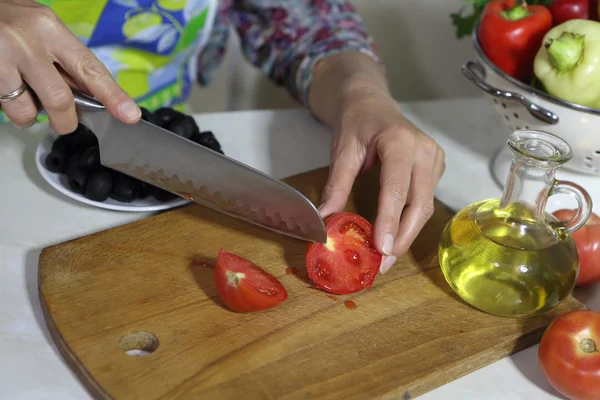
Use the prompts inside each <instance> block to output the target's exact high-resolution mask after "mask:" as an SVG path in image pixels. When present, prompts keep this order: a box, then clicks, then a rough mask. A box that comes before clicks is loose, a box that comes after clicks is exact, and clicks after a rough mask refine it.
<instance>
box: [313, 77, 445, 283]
mask: <svg viewBox="0 0 600 400" xmlns="http://www.w3.org/2000/svg"><path fill="white" fill-rule="evenodd" d="M343 99H344V100H343V102H342V103H341V104H339V108H338V110H339V113H338V117H337V118H336V121H334V122H333V128H334V141H333V147H332V155H331V167H330V175H329V180H328V183H327V186H326V187H325V191H324V193H323V199H322V204H321V206H320V208H319V210H320V212H321V214H322V215H323V216H324V217H325V216H327V215H329V214H332V213H334V212H338V211H341V210H342V209H343V208H344V207H345V205H346V201H347V199H348V196H349V194H350V191H351V189H352V185H353V184H354V181H355V179H356V177H357V176H358V175H359V174H360V173H361V172H363V171H365V170H367V169H369V168H371V167H372V166H373V165H374V164H375V163H376V162H377V161H378V160H379V161H380V162H381V178H380V181H381V190H380V193H379V201H378V214H377V219H376V221H375V226H374V235H375V236H374V239H375V244H376V246H377V248H378V249H379V251H380V252H381V253H382V254H384V259H383V261H382V264H381V268H380V271H381V273H385V272H387V271H388V270H389V269H390V267H391V266H392V265H393V264H394V262H395V261H396V258H397V257H399V256H401V255H402V254H404V253H405V252H406V251H407V250H408V249H409V247H410V246H411V244H412V242H413V241H414V240H415V238H416V237H417V235H418V234H419V232H420V231H421V229H422V228H423V226H424V225H425V223H426V222H427V221H428V220H429V218H430V217H431V216H432V214H433V211H434V194H433V193H434V189H435V187H436V186H437V184H438V182H439V180H440V178H441V176H442V174H443V173H444V169H445V162H444V151H443V150H442V149H441V148H440V146H439V145H438V144H437V143H436V142H435V141H434V140H433V139H432V138H430V137H429V136H427V135H426V134H425V133H423V132H421V131H420V130H419V129H418V128H416V127H415V126H414V125H413V124H412V123H410V122H409V121H408V120H407V119H406V118H405V117H404V116H403V115H402V112H401V110H400V108H399V106H398V104H397V102H396V101H395V100H394V99H393V98H392V96H391V95H390V94H389V92H388V91H387V90H381V89H380V88H373V87H368V86H366V87H359V88H356V89H354V90H351V91H348V92H346V93H345V95H344V97H343Z"/></svg>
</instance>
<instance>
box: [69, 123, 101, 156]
mask: <svg viewBox="0 0 600 400" xmlns="http://www.w3.org/2000/svg"><path fill="white" fill-rule="evenodd" d="M72 135H73V144H72V149H73V151H78V152H81V153H83V152H84V151H85V150H87V149H88V148H90V147H93V146H98V138H97V137H96V135H94V134H93V133H92V131H90V130H89V129H88V128H86V127H85V125H82V124H79V127H78V128H77V130H76V131H75V132H74V133H72Z"/></svg>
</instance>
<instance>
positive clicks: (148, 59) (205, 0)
mask: <svg viewBox="0 0 600 400" xmlns="http://www.w3.org/2000/svg"><path fill="white" fill-rule="evenodd" d="M37 1H38V3H41V4H45V5H47V6H48V7H50V8H51V9H52V10H54V12H55V13H56V14H57V15H58V17H59V18H60V19H61V20H62V21H63V22H64V23H65V24H66V25H67V27H68V28H69V29H70V30H71V32H72V33H73V34H74V35H75V36H76V37H77V38H78V39H79V40H81V42H83V44H85V45H86V46H87V47H88V48H89V49H90V50H91V51H92V52H93V53H94V54H95V55H96V57H98V58H99V59H100V61H102V62H103V63H104V65H106V67H107V68H108V70H109V71H110V72H111V74H112V76H113V77H114V79H115V80H116V82H117V83H118V84H119V86H121V87H122V88H123V90H125V91H126V92H127V93H128V94H129V95H130V96H131V97H132V98H133V99H134V100H135V102H136V103H137V104H138V105H140V106H142V107H145V108H147V109H149V110H151V111H152V110H155V109H157V108H160V107H173V108H175V109H178V110H180V111H184V112H189V108H188V106H187V99H188V97H189V95H190V92H191V89H192V86H193V84H194V82H195V80H196V59H197V56H198V54H199V53H200V52H201V51H202V49H203V47H204V45H205V44H206V42H207V40H208V37H209V35H210V32H211V29H212V26H213V22H214V19H215V15H216V12H217V8H218V0H37ZM38 120H39V121H40V122H42V121H44V120H45V117H42V116H40V118H39V119H38ZM0 121H4V122H7V118H6V116H5V115H4V114H3V113H0Z"/></svg>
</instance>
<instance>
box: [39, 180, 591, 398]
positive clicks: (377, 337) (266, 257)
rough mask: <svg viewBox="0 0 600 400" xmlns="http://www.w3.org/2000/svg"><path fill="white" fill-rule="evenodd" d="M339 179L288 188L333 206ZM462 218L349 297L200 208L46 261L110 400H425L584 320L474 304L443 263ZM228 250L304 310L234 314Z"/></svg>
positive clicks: (85, 360)
mask: <svg viewBox="0 0 600 400" xmlns="http://www.w3.org/2000/svg"><path fill="white" fill-rule="evenodd" d="M326 179H327V169H320V170H316V171H312V172H309V173H305V174H302V175H299V176H296V177H293V178H290V179H288V180H287V182H288V183H289V184H291V185H292V186H294V187H296V188H297V189H299V190H300V191H301V192H303V193H304V194H306V195H307V196H308V197H309V198H310V199H311V200H312V201H314V202H318V201H319V197H320V193H321V189H322V188H323V186H324V184H325V182H326ZM377 182H378V171H377V170H375V171H373V172H372V173H369V174H367V175H365V176H363V177H362V178H360V179H359V181H358V182H357V183H356V185H355V187H354V191H353V195H352V196H351V200H350V201H349V204H348V207H347V210H349V211H354V212H358V213H360V214H361V215H363V216H364V217H365V218H367V219H369V220H370V221H373V220H374V217H375V210H376V203H377V193H378V183H377ZM450 217H451V212H449V210H448V209H446V208H445V207H444V206H443V205H442V204H440V203H437V205H436V211H435V215H434V216H433V217H432V218H431V220H430V221H429V223H428V224H427V225H426V227H425V228H424V229H423V231H422V233H421V234H420V236H419V238H418V239H417V240H416V242H415V243H414V245H413V246H412V249H411V251H410V253H409V254H407V255H406V256H404V257H402V258H400V259H399V260H398V261H397V263H396V265H395V266H394V267H393V269H392V270H391V271H390V272H389V273H388V274H386V275H384V276H382V275H380V276H379V277H378V278H377V279H376V280H375V284H374V285H373V287H372V288H371V289H369V290H366V291H363V292H362V293H357V294H354V295H350V296H337V297H334V296H330V295H327V294H326V293H323V292H321V291H318V290H315V289H311V288H310V284H309V283H308V282H307V281H306V273H305V269H304V250H305V248H306V243H305V242H302V241H300V240H296V239H293V238H288V237H286V236H283V235H278V234H276V233H273V232H271V231H268V230H264V229H261V228H258V227H255V226H253V225H250V224H247V223H244V222H241V221H238V220H235V219H233V218H230V217H228V216H225V215H222V214H220V213H216V212H214V211H211V210H209V209H206V208H203V207H201V206H198V205H191V206H188V207H184V208H181V209H178V210H175V211H171V212H167V213H163V214H160V215H158V216H154V217H152V218H148V219H144V220H141V221H139V222H135V223H131V224H127V225H124V226H121V227H117V228H114V229H110V230H107V231H104V232H99V233H97V234H93V235H90V236H86V237H83V238H79V239H76V240H72V241H69V242H66V243H61V244H58V245H55V246H51V247H48V248H46V249H44V250H43V251H42V253H41V255H40V263H39V290H40V294H41V296H40V297H41V299H42V306H43V308H44V312H45V316H46V321H47V323H48V326H49V328H50V331H51V333H52V335H53V337H54V339H55V341H56V343H57V345H58V348H59V349H60V351H61V353H62V354H63V356H64V358H65V360H66V361H67V362H68V363H69V365H70V366H71V368H72V369H73V370H74V371H75V372H76V373H77V375H78V376H79V378H80V379H81V381H82V382H83V383H84V384H85V385H86V386H87V387H88V388H89V390H90V392H91V393H92V395H93V396H94V397H96V398H100V399H105V398H114V399H145V400H149V399H158V398H161V399H190V398H194V399H203V400H207V399H235V400H239V399H244V400H252V399H374V398H382V399H412V398H414V397H416V396H418V395H420V394H422V393H425V392H427V391H429V390H432V389H434V388H436V387H438V386H440V385H442V384H444V383H446V382H449V381H452V380H454V379H456V378H458V377H460V376H462V375H464V374H467V373H469V372H471V371H474V370H476V369H478V368H481V367H483V366H485V365H487V364H489V363H492V362H493V361H496V360H498V359H501V358H503V357H505V356H507V355H509V354H511V353H513V352H516V351H519V350H522V349H524V348H526V347H528V346H531V345H533V344H536V343H538V342H539V339H540V337H541V335H542V333H543V331H544V329H545V327H546V326H547V325H548V323H549V322H550V321H551V320H552V319H553V318H555V317H556V316H557V315H559V314H560V313H563V312H565V311H567V310H574V309H581V308H584V306H583V305H582V304H581V303H579V302H578V301H576V300H575V299H573V298H569V299H568V300H566V301H565V302H564V303H563V304H562V305H560V306H559V307H558V308H557V309H555V310H554V311H552V312H551V313H550V314H549V315H545V316H541V317H537V318H534V319H529V320H526V321H522V320H517V319H506V318H499V317H494V316H491V315H487V314H484V313H482V312H479V311H477V310H475V309H473V308H471V307H470V306H468V305H466V304H465V303H463V302H462V301H461V300H459V299H458V298H457V296H455V295H454V294H453V292H452V291H451V289H450V288H449V286H448V285H447V284H446V282H445V280H444V278H443V276H442V274H441V272H440V269H439V265H438V262H437V257H436V247H437V242H438V239H439V236H440V233H441V231H442V229H443V227H444V225H445V224H446V222H447V221H448V220H449V219H450ZM221 247H223V248H224V249H226V250H228V251H230V252H234V253H236V254H239V255H240V256H242V257H246V258H248V259H249V260H251V261H253V262H255V263H256V264H258V265H260V266H262V267H263V268H264V269H266V270H267V271H269V272H270V273H272V274H273V275H275V276H277V277H278V278H279V279H280V280H281V281H282V283H283V284H284V285H285V287H286V288H287V290H288V293H289V298H288V300H287V301H286V302H285V303H284V304H282V305H281V306H279V307H278V308H275V309H272V310H269V311H263V312H260V313H253V314H237V313H234V312H231V311H229V310H227V309H225V308H224V307H223V305H222V302H221V301H220V298H219V297H218V295H217V292H216V289H215V287H214V285H213V269H212V265H213V264H214V261H215V258H216V254H217V251H218V250H219V248H221ZM289 267H293V268H296V269H297V270H298V273H297V275H288V274H287V273H286V269H287V268H289ZM347 300H351V301H353V302H354V303H355V304H356V308H352V307H347V306H346V305H345V302H346V301H347ZM348 304H349V305H351V304H350V303H348ZM135 353H137V355H138V356H133V355H132V354H135ZM139 353H144V354H145V355H144V356H139Z"/></svg>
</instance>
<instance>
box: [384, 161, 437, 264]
mask: <svg viewBox="0 0 600 400" xmlns="http://www.w3.org/2000/svg"><path fill="white" fill-rule="evenodd" d="M442 163H443V161H442V160H441V158H440V157H439V155H437V152H435V153H434V154H433V155H432V154H428V153H427V152H420V153H419V155H418V158H417V162H416V163H415V165H414V167H413V170H412V176H411V182H412V183H411V190H410V191H409V197H408V203H407V204H408V205H407V206H406V208H405V209H404V212H403V214H402V218H401V221H400V225H399V229H398V232H399V233H398V236H397V237H396V240H395V242H394V246H393V251H392V252H393V254H394V256H395V257H397V256H400V255H401V254H404V253H406V251H408V249H409V247H410V246H411V245H412V243H413V242H414V240H415V239H416V237H417V235H418V234H419V232H421V230H422V229H423V226H425V224H426V223H427V221H428V220H429V219H430V218H431V216H432V215H433V212H434V194H433V192H434V189H435V187H436V185H437V182H438V181H439V177H440V176H441V173H440V171H441V170H442ZM395 257H390V258H394V261H395ZM392 264H393V261H390V260H382V263H381V268H380V272H381V273H383V274H384V273H386V272H387V271H388V270H389V269H390V268H391V267H392Z"/></svg>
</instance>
